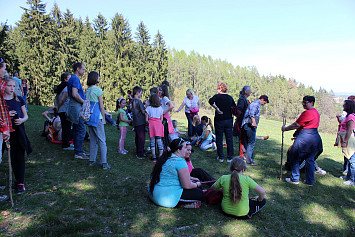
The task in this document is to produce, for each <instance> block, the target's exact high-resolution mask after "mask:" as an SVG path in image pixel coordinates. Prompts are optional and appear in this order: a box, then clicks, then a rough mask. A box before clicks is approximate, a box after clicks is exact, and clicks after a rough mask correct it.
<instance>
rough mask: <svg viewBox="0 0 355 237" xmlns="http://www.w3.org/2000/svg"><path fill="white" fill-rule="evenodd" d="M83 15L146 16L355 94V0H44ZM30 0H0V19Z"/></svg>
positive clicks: (189, 36)
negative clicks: (117, 14)
mask: <svg viewBox="0 0 355 237" xmlns="http://www.w3.org/2000/svg"><path fill="white" fill-rule="evenodd" d="M43 2H44V3H47V12H49V11H50V10H51V9H52V8H53V5H54V2H57V4H58V6H59V8H60V9H61V10H62V11H65V10H66V9H67V8H68V9H69V10H70V11H71V12H72V13H73V14H74V16H75V17H76V18H79V17H81V18H82V19H85V18H86V17H87V16H88V17H89V18H90V20H91V21H92V20H93V19H94V18H95V17H96V16H97V14H98V13H101V14H103V15H104V16H105V17H106V18H107V20H108V21H109V22H110V19H111V18H113V16H114V14H115V13H120V14H122V15H123V16H124V17H125V18H126V19H128V21H129V23H130V26H131V28H132V31H133V32H134V33H135V31H136V28H137V26H138V24H139V22H140V21H143V22H144V24H145V25H146V26H147V27H148V30H149V32H150V34H151V36H152V38H153V36H154V35H155V34H156V33H157V31H158V30H159V31H160V32H161V33H162V34H163V36H164V39H165V41H166V43H167V45H168V46H169V48H175V49H177V50H185V52H187V53H189V52H190V51H192V50H194V51H195V52H198V53H199V54H201V55H206V56H208V55H210V56H211V57H212V58H214V59H218V58H220V59H222V60H226V61H228V62H230V63H232V64H233V65H235V66H236V65H240V66H256V68H257V69H258V71H259V73H260V74H265V75H269V74H272V75H278V74H281V75H285V76H286V77H288V78H294V79H296V80H297V81H299V82H302V83H304V84H306V85H310V86H313V88H315V89H319V87H322V88H325V89H327V90H328V91H329V90H333V91H335V92H348V93H351V92H353V93H355V87H354V86H352V85H353V83H354V81H355V80H354V79H355V76H354V68H355V30H354V26H355V14H354V12H355V1H353V0H321V1H320V0H311V1H310V0H308V1H306V0H297V1H296V0H294V1H287V0H268V1H265V0H249V1H245V0H243V1H242V0H234V1H226V0H220V1H216V0H214V1H209V0H205V1H200V0H195V1H194V0H190V1H186V0H180V1H169V0H165V1H164V0H149V1H147V0H145V1H144V0H125V1H122V0H101V1H97V0H96V1H92V0H86V1H84V0H70V1H69V0H57V1H52V0H45V1H43ZM20 6H24V7H26V6H27V5H26V1H25V0H12V1H6V3H5V2H4V1H3V0H0V8H1V9H2V14H1V17H0V22H5V21H6V20H7V22H8V24H10V25H14V24H15V22H17V21H19V20H20V19H21V15H22V13H23V10H22V9H21V8H20Z"/></svg>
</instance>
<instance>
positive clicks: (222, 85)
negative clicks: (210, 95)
mask: <svg viewBox="0 0 355 237" xmlns="http://www.w3.org/2000/svg"><path fill="white" fill-rule="evenodd" d="M217 89H218V90H221V91H222V92H223V93H226V92H227V90H228V89H227V85H226V83H224V82H221V83H218V85H217Z"/></svg>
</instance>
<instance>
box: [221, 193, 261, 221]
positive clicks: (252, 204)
mask: <svg viewBox="0 0 355 237" xmlns="http://www.w3.org/2000/svg"><path fill="white" fill-rule="evenodd" d="M265 204H266V199H265V198H264V200H262V201H261V202H258V201H254V200H252V199H249V213H248V214H246V215H245V216H235V215H231V214H227V213H225V212H223V213H224V214H225V215H226V216H230V217H234V218H237V219H250V218H251V217H252V216H253V215H254V214H256V213H258V212H259V211H260V210H261V209H262V208H263V207H264V206H265Z"/></svg>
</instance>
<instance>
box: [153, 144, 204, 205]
mask: <svg viewBox="0 0 355 237" xmlns="http://www.w3.org/2000/svg"><path fill="white" fill-rule="evenodd" d="M169 147H170V149H171V150H170V152H169V153H168V152H167V151H165V152H164V153H163V155H162V156H161V157H160V158H159V159H158V161H157V163H156V164H155V166H154V168H153V171H152V173H151V180H150V184H149V188H148V189H149V190H148V191H149V197H150V199H151V200H152V201H153V202H154V203H155V204H157V205H159V206H162V207H175V206H176V205H177V204H178V203H179V200H180V199H185V200H199V201H203V200H204V199H205V197H204V194H203V191H202V190H201V189H200V188H199V187H201V182H199V181H197V182H193V181H192V179H191V177H190V172H189V168H188V167H187V164H186V161H185V159H184V157H185V156H186V152H187V147H186V142H185V141H184V140H183V139H181V138H178V139H175V140H173V141H172V142H171V143H170V144H169Z"/></svg>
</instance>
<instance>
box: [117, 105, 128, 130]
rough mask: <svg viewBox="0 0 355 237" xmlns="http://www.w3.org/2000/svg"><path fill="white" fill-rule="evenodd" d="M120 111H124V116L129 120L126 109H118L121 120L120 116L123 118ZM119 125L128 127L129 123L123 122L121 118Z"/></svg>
mask: <svg viewBox="0 0 355 237" xmlns="http://www.w3.org/2000/svg"><path fill="white" fill-rule="evenodd" d="M120 113H123V118H124V119H127V120H128V118H127V114H126V111H124V109H119V110H118V119H119V120H120V118H121V117H120ZM118 126H119V127H128V126H129V124H128V123H127V122H123V121H121V120H120V123H119V124H118Z"/></svg>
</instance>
